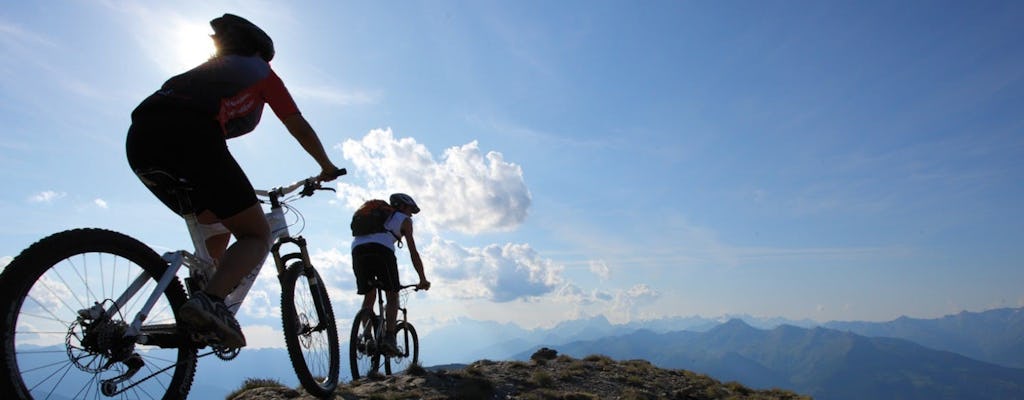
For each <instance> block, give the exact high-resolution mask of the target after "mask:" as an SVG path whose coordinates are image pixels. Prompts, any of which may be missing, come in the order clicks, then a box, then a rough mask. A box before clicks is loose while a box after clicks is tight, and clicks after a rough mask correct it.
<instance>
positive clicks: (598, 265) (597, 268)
mask: <svg viewBox="0 0 1024 400" xmlns="http://www.w3.org/2000/svg"><path fill="white" fill-rule="evenodd" d="M590 272H592V273H594V275H597V277H598V278H601V280H603V281H606V280H608V276H609V275H610V274H611V269H609V268H608V264H607V263H605V262H604V261H597V260H594V261H591V262H590Z"/></svg>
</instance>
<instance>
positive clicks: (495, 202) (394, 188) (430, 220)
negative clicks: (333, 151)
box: [338, 129, 531, 234]
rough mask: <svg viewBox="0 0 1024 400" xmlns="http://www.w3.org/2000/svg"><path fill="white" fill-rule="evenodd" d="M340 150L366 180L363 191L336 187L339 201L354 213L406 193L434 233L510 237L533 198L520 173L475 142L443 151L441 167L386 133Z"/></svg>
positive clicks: (377, 132) (406, 141)
mask: <svg viewBox="0 0 1024 400" xmlns="http://www.w3.org/2000/svg"><path fill="white" fill-rule="evenodd" d="M341 148H342V152H343V154H344V156H345V158H346V159H348V160H349V161H350V162H352V164H353V165H354V166H355V168H354V169H355V170H357V171H358V172H359V173H361V174H362V175H363V176H364V177H365V178H366V180H367V187H366V188H362V187H357V186H353V185H350V184H347V183H340V184H339V185H338V196H339V198H342V199H345V201H346V204H347V205H348V206H349V207H351V208H352V209H355V208H356V207H358V205H359V204H361V203H362V202H363V201H364V200H367V199H369V198H371V197H377V198H386V197H387V195H389V194H390V193H391V192H404V193H408V194H409V195H411V196H412V197H413V198H414V199H416V202H417V203H418V204H419V206H420V209H422V210H423V211H422V214H421V216H422V217H421V219H422V220H424V221H426V224H427V226H429V227H431V228H432V229H435V230H436V229H439V228H443V229H451V230H454V231H457V232H462V233H468V234H474V233H481V232H494V231H509V230H511V229H513V228H515V227H517V226H519V224H521V223H522V222H523V220H525V219H526V214H527V209H529V207H530V203H531V195H530V191H529V190H528V189H527V188H526V183H525V182H524V181H523V171H522V168H521V167H520V166H519V165H516V164H513V163H510V162H506V161H505V159H504V157H503V156H502V154H501V153H498V152H494V151H490V152H487V153H486V154H483V153H481V151H480V148H479V145H478V143H477V142H476V141H473V142H470V143H468V144H465V145H462V146H456V147H451V148H449V149H447V150H445V151H444V156H443V157H442V159H441V161H436V160H434V157H433V155H432V154H431V153H430V151H429V150H428V149H427V148H426V147H425V146H423V145H422V144H419V143H417V142H416V140H415V139H413V138H395V137H394V135H393V134H392V132H391V130H390V129H383V130H382V129H376V130H373V131H371V132H370V133H368V134H367V135H366V136H364V137H363V138H362V140H360V141H355V140H347V141H345V143H343V144H342V145H341Z"/></svg>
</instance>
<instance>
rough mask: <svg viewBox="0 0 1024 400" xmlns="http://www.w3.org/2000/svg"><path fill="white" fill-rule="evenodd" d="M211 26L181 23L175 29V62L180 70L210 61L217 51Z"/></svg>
mask: <svg viewBox="0 0 1024 400" xmlns="http://www.w3.org/2000/svg"><path fill="white" fill-rule="evenodd" d="M212 33H213V32H212V31H211V30H210V27H209V25H207V24H200V23H192V22H184V21H182V22H180V23H179V24H178V26H177V27H176V28H175V29H174V39H173V45H172V47H173V50H172V52H173V60H174V62H175V63H176V64H178V65H177V66H178V67H179V69H190V68H192V67H195V66H196V65H199V64H201V63H202V62H204V61H206V60H208V59H209V58H210V56H212V55H213V53H214V52H215V51H216V48H215V47H214V46H213V39H211V38H210V35H211V34H212Z"/></svg>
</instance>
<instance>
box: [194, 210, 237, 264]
mask: <svg viewBox="0 0 1024 400" xmlns="http://www.w3.org/2000/svg"><path fill="white" fill-rule="evenodd" d="M196 219H198V220H199V223H200V224H203V225H214V224H218V223H220V218H217V216H216V215H214V214H213V212H210V210H205V211H203V212H200V213H199V214H198V215H196ZM230 241H231V232H227V233H223V234H219V235H213V236H210V237H207V238H206V251H207V253H208V254H209V255H210V257H213V259H214V260H217V262H218V263H219V262H220V259H221V258H222V257H224V251H225V250H227V248H228V242H230Z"/></svg>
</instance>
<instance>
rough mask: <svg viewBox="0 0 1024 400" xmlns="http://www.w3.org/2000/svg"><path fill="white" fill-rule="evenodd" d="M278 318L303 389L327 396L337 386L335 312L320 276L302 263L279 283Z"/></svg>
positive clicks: (339, 366) (290, 270)
mask: <svg viewBox="0 0 1024 400" xmlns="http://www.w3.org/2000/svg"><path fill="white" fill-rule="evenodd" d="M281 318H282V320H283V327H284V341H285V344H286V345H287V346H288V356H289V357H290V358H291V360H292V366H293V367H295V373H296V375H298V377H299V382H300V383H302V387H304V388H306V391H308V392H309V393H310V394H313V395H314V396H317V397H326V396H328V395H330V394H331V393H333V392H334V389H335V388H337V387H338V374H339V369H340V368H341V360H340V359H341V355H340V351H339V349H338V327H337V325H336V323H335V321H334V310H333V309H332V308H331V300H330V299H329V298H328V297H327V288H326V287H325V286H324V282H323V280H321V279H320V274H318V273H317V272H316V269H314V268H313V267H311V266H307V265H306V264H305V263H303V262H301V261H300V262H297V263H295V264H293V265H292V266H291V267H289V268H288V270H287V271H286V272H285V276H284V277H283V278H282V281H281Z"/></svg>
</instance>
